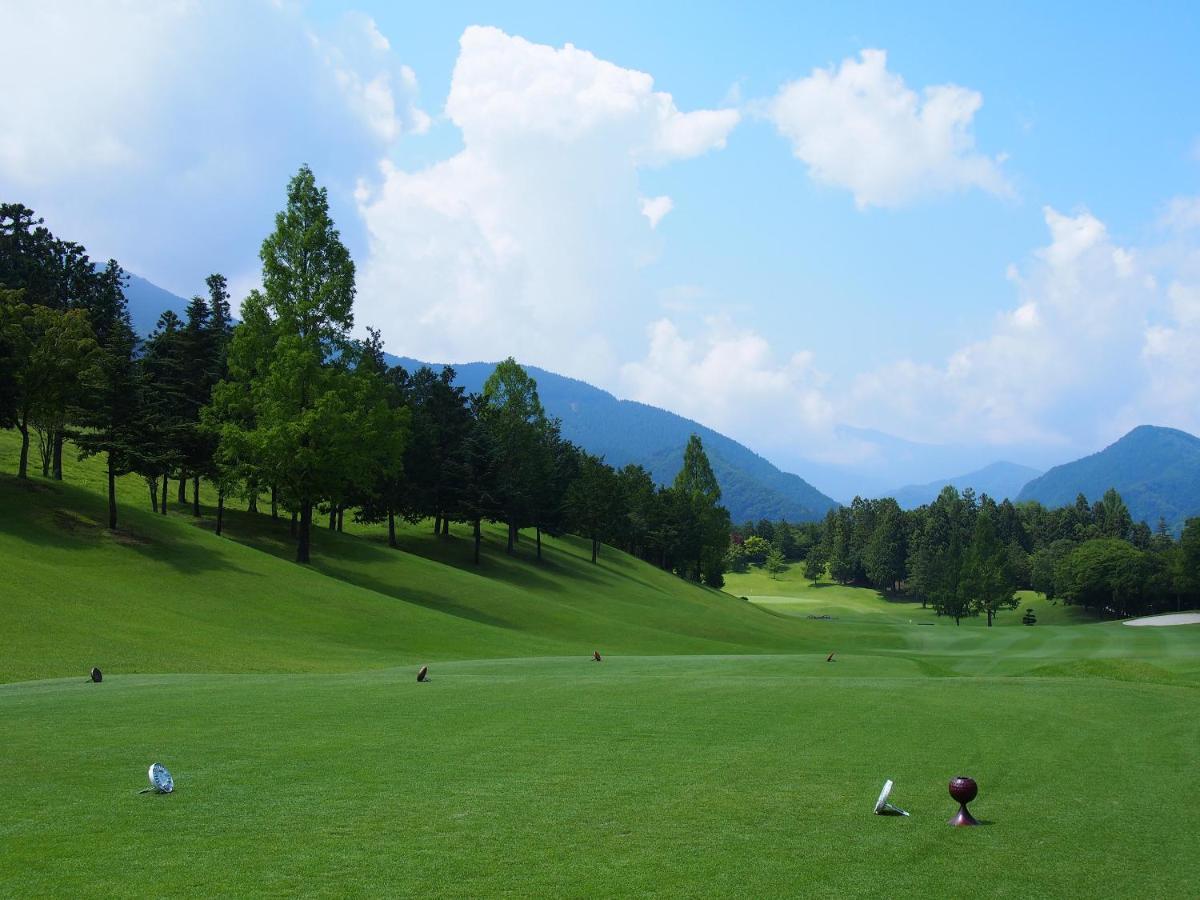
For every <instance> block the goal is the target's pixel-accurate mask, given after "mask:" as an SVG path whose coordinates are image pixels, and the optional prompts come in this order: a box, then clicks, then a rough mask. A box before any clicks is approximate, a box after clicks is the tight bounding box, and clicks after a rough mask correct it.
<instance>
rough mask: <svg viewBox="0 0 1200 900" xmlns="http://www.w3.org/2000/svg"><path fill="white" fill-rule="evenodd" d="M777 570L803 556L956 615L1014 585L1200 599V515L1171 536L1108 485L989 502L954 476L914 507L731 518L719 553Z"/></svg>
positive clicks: (1146, 602)
mask: <svg viewBox="0 0 1200 900" xmlns="http://www.w3.org/2000/svg"><path fill="white" fill-rule="evenodd" d="M749 563H760V564H762V565H763V566H764V567H765V568H766V569H767V570H768V571H769V572H773V573H777V572H779V571H781V570H782V568H783V567H784V566H786V565H787V564H788V563H796V564H803V566H804V575H805V577H807V578H811V579H814V580H816V579H818V578H823V577H829V578H831V579H833V580H834V581H837V582H840V583H843V584H859V585H866V586H871V587H874V588H877V589H879V590H881V591H884V592H887V593H891V594H897V595H906V596H910V597H913V598H916V599H919V600H921V602H922V605H928V606H931V607H932V608H933V609H935V610H936V611H937V613H938V614H939V615H945V616H950V617H952V618H954V620H955V622H956V623H957V622H959V621H960V620H961V619H962V618H963V617H966V616H986V617H987V620H988V624H989V625H990V624H991V623H992V621H993V619H994V618H995V616H996V615H997V614H999V613H1000V612H1001V611H1003V610H1006V609H1015V608H1016V607H1017V605H1018V598H1017V597H1016V592H1017V591H1018V590H1021V589H1028V590H1034V591H1039V592H1041V593H1043V594H1045V595H1046V596H1047V597H1048V598H1049V599H1051V600H1058V601H1062V602H1063V603H1066V604H1072V605H1079V606H1084V607H1086V608H1088V609H1091V610H1093V611H1096V612H1098V613H1101V614H1105V615H1114V616H1131V615H1143V614H1148V613H1155V612H1163V611H1167V610H1172V609H1175V610H1177V609H1182V608H1184V607H1185V606H1192V605H1196V604H1197V603H1200V518H1193V519H1189V520H1188V521H1187V523H1186V524H1185V526H1184V529H1183V533H1182V535H1181V536H1180V537H1179V539H1178V540H1176V539H1175V538H1174V536H1173V535H1172V534H1171V532H1170V530H1169V529H1168V527H1167V524H1166V522H1165V521H1162V520H1160V521H1159V523H1158V525H1157V527H1156V528H1155V529H1153V530H1152V529H1151V528H1150V527H1149V525H1147V524H1146V523H1145V522H1134V521H1133V518H1132V516H1131V515H1130V513H1129V509H1128V507H1127V506H1126V505H1125V503H1124V501H1123V500H1122V499H1121V496H1120V494H1118V493H1117V491H1116V490H1112V489H1110V490H1108V491H1107V492H1106V493H1105V494H1104V496H1103V497H1101V498H1100V499H1098V500H1096V501H1095V502H1094V503H1089V502H1088V500H1087V498H1086V497H1084V496H1083V495H1082V494H1080V495H1079V496H1078V497H1077V498H1076V501H1075V503H1074V504H1072V505H1070V506H1064V507H1061V508H1056V509H1050V508H1047V507H1045V506H1043V505H1042V504H1040V503H1038V502H1036V501H1030V502H1022V503H1018V504H1014V503H1012V502H1011V501H1009V500H1004V501H1002V502H999V503H997V502H996V501H995V500H994V499H992V498H991V497H988V496H987V495H986V494H984V495H982V496H977V495H976V494H975V492H974V491H972V490H971V489H970V488H968V489H966V490H964V491H962V492H960V491H958V490H957V489H956V488H954V487H953V486H947V487H945V488H944V489H943V490H942V492H941V494H939V495H938V497H937V498H936V499H935V500H934V501H933V502H932V503H929V504H926V505H924V506H922V507H920V508H919V509H914V510H903V509H901V508H900V506H899V504H898V503H897V502H896V501H895V500H894V499H892V498H884V499H878V500H868V499H863V498H861V497H856V498H855V499H854V501H853V502H852V503H851V504H850V505H849V506H843V507H840V508H838V509H836V510H830V512H829V513H828V514H827V515H826V517H825V520H824V521H823V522H820V523H804V524H802V525H793V524H789V523H787V522H778V523H772V522H768V521H765V520H764V521H760V522H758V523H751V522H747V523H745V524H744V525H742V526H739V527H738V528H735V529H734V530H733V534H732V539H731V545H730V550H729V553H728V556H727V564H728V565H729V567H730V568H731V569H733V570H735V571H736V570H738V569H739V568H744V567H745V566H746V565H748V564H749Z"/></svg>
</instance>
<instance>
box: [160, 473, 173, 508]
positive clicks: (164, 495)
mask: <svg viewBox="0 0 1200 900" xmlns="http://www.w3.org/2000/svg"><path fill="white" fill-rule="evenodd" d="M170 481H171V473H170V472H163V477H162V502H161V503H159V507H158V509H159V512H160V513H162V514H163V515H164V516H165V515H166V514H167V488H168V487H170V484H169V482H170Z"/></svg>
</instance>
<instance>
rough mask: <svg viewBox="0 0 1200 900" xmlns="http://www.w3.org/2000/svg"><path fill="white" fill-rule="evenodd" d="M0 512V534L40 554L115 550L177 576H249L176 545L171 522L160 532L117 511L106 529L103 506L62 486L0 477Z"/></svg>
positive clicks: (137, 513)
mask: <svg viewBox="0 0 1200 900" xmlns="http://www.w3.org/2000/svg"><path fill="white" fill-rule="evenodd" d="M0 509H5V510H6V511H7V512H8V514H7V515H4V516H0V534H5V535H9V536H10V537H12V538H14V539H16V540H19V541H22V542H24V543H26V544H28V545H30V546H32V547H35V548H41V549H42V550H47V551H48V550H58V551H68V552H69V551H74V550H87V549H96V548H99V547H104V546H106V545H108V546H112V545H115V546H117V547H119V548H121V549H122V550H130V551H133V552H134V553H136V554H138V555H139V556H142V557H144V558H145V559H146V560H147V561H150V562H154V563H159V564H165V565H169V566H171V567H172V568H174V569H177V570H179V571H181V572H187V573H193V572H201V571H210V570H217V569H221V570H227V571H236V572H240V573H243V574H247V575H249V574H254V573H251V572H247V571H246V570H244V569H242V568H241V567H240V566H238V565H236V564H235V563H231V562H230V561H229V560H228V559H226V558H225V557H224V555H223V554H220V553H216V552H211V551H210V550H209V549H208V548H204V547H197V546H195V545H193V544H190V543H184V542H182V541H179V540H178V539H177V535H174V534H171V533H170V528H173V527H175V524H176V523H175V522H172V523H171V524H170V525H169V526H167V527H166V528H164V527H163V524H162V523H160V518H159V516H158V515H157V514H154V513H151V512H148V511H146V510H139V509H129V508H127V507H120V506H119V507H118V511H117V512H118V519H117V528H116V529H111V530H110V529H109V528H108V527H107V522H108V505H107V501H106V500H105V499H104V498H102V497H97V496H96V495H95V494H93V493H92V492H91V491H88V490H85V489H83V488H79V487H77V486H75V485H71V484H68V483H65V482H58V481H48V480H45V479H43V478H41V477H40V476H33V477H31V478H29V479H24V480H23V479H19V478H16V477H15V476H12V475H0ZM176 521H177V520H176ZM116 561H117V560H114V562H116Z"/></svg>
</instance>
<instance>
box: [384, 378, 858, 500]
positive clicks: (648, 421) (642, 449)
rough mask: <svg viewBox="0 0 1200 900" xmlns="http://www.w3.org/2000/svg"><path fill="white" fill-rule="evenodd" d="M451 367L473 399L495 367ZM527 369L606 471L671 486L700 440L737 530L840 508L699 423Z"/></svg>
mask: <svg viewBox="0 0 1200 900" xmlns="http://www.w3.org/2000/svg"><path fill="white" fill-rule="evenodd" d="M388 359H389V362H391V363H392V364H397V363H398V364H400V365H402V366H404V367H405V368H406V369H409V370H410V371H411V370H412V369H414V368H417V367H420V366H423V365H428V366H430V367H431V368H433V369H440V368H441V363H436V364H435V363H426V362H422V361H420V360H416V359H411V358H409V357H394V356H390V355H389V356H388ZM452 365H453V366H454V371H455V373H456V375H457V382H458V384H460V385H462V386H463V387H464V388H466V389H467V390H468V391H472V392H478V391H481V390H482V389H483V383H484V382H485V381H486V380H487V378H488V376H489V375H491V374H492V370H493V369H494V368H495V367H496V364H495V363H483V362H473V363H463V364H461V365H459V364H452ZM525 368H526V370H527V371H528V372H529V374H530V375H532V376H533V377H534V379H536V380H537V385H538V395H539V396H540V397H541V400H542V405H543V406H544V407H545V408H546V412H547V414H548V415H551V416H556V417H558V418H559V419H561V420H562V431H563V437H565V438H566V439H567V440H569V441H572V442H573V443H576V444H578V445H579V446H580V447H583V448H584V449H585V450H587V451H588V452H589V453H594V454H596V455H598V456H603V457H604V458H605V460H606V461H607V462H608V463H609V465H613V466H617V467H620V466H624V465H627V464H629V463H637V464H640V465H642V466H645V468H646V469H647V470H648V471H649V472H650V474H651V476H653V478H654V480H655V481H657V482H658V483H659V484H663V485H669V484H670V483H671V482H672V481H673V480H674V479H675V475H676V473H677V472H678V471H679V469H680V467H681V466H682V465H683V449H684V447H685V446H687V441H688V438H689V437H690V436H691V435H692V434H698V435H699V436H700V439H701V440H702V441H703V442H704V449H705V452H706V453H707V454H708V458H709V462H711V463H712V467H713V473H714V474H715V475H716V476H717V482H718V483H719V484H720V486H721V502H722V503H723V504H724V505H725V507H726V508H727V509H728V510H729V514H730V516H731V517H732V518H733V520H734V522H743V521H746V520H747V519H753V520H758V519H761V518H767V519H772V520H778V519H781V518H782V519H787V520H788V521H789V522H807V521H813V520H816V519H820V518H823V517H824V515H825V513H826V512H827V511H828V510H830V509H832V508H834V507H836V506H837V505H838V504H837V502H836V501H834V500H832V499H830V498H829V497H826V496H825V495H824V494H822V493H821V492H820V491H818V490H817V489H816V488H814V487H813V486H812V485H811V484H809V483H808V482H807V481H805V480H804V479H803V478H801V477H800V476H799V475H793V474H791V473H789V472H782V471H780V470H779V469H778V468H776V467H775V466H774V465H772V464H771V463H769V462H768V461H767V460H765V459H763V458H762V457H761V456H759V455H758V454H757V453H755V452H754V451H752V450H750V449H749V448H747V447H745V446H743V445H742V444H739V443H738V442H737V441H735V440H733V439H732V438H729V437H726V436H725V435H723V434H721V433H720V432H717V431H713V430H712V429H711V428H706V427H705V426H703V425H701V424H699V423H698V422H694V421H692V420H691V419H685V418H684V417H683V416H679V415H676V414H675V413H673V412H668V411H667V410H665V409H659V408H658V407H655V406H648V405H646V404H645V403H638V402H637V401H635V400H618V399H617V398H616V397H614V396H613V395H612V394H610V393H608V391H604V390H601V389H600V388H598V387H594V386H593V385H590V384H588V383H587V382H584V381H579V380H578V379H575V378H568V377H566V376H564V375H558V374H556V373H554V372H550V371H547V370H546V369H541V368H538V367H537V366H526V367H525Z"/></svg>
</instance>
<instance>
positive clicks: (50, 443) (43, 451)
mask: <svg viewBox="0 0 1200 900" xmlns="http://www.w3.org/2000/svg"><path fill="white" fill-rule="evenodd" d="M38 455H39V456H41V458H42V477H43V478H49V477H50V462H51V458H52V456H53V455H54V432H52V431H39V432H38Z"/></svg>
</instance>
